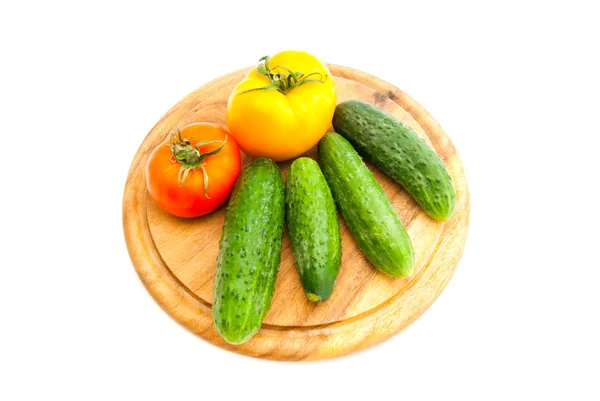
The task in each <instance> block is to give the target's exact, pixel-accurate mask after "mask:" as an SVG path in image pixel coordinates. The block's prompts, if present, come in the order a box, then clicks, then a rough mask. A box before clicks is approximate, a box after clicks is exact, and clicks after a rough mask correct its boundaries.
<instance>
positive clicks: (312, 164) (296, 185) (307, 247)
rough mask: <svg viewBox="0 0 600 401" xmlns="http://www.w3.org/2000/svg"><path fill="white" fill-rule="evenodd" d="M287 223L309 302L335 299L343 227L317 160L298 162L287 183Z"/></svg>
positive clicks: (297, 265)
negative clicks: (334, 291)
mask: <svg viewBox="0 0 600 401" xmlns="http://www.w3.org/2000/svg"><path fill="white" fill-rule="evenodd" d="M285 199H286V202H285V204H286V221H287V228H288V233H289V235H290V240H291V243H292V251H293V253H294V259H295V261H296V268H297V269H298V274H299V275H300V281H301V282H302V286H303V287H304V292H305V293H306V297H307V298H308V299H309V301H312V302H321V301H325V300H326V299H328V298H329V297H330V296H331V293H332V292H333V286H334V284H335V279H336V278H337V275H338V272H339V270H340V264H341V263H342V240H341V236H340V223H339V221H338V217H337V211H336V209H335V203H334V201H333V198H332V196H331V191H330V190H329V186H328V185H327V181H325V177H324V176H323V173H322V172H321V169H320V168H319V165H318V164H317V162H316V161H314V160H313V159H309V158H307V157H301V158H299V159H296V160H294V162H293V163H292V165H291V166H290V169H289V170H288V173H287V177H286V182H285Z"/></svg>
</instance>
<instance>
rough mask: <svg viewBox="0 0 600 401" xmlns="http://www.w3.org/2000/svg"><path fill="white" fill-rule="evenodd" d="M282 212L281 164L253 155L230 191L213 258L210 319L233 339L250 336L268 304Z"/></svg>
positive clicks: (271, 293)
mask: <svg viewBox="0 0 600 401" xmlns="http://www.w3.org/2000/svg"><path fill="white" fill-rule="evenodd" d="M284 213H285V194H284V187H283V180H282V178H281V172H280V170H279V167H278V166H277V164H275V163H274V162H273V161H272V160H270V159H265V158H260V159H256V160H254V161H253V162H252V163H250V164H249V165H248V166H247V167H246V168H245V169H244V170H243V171H242V172H241V173H240V176H239V177H238V180H237V182H236V184H235V186H234V188H233V191H232V193H231V198H230V200H229V206H228V207H227V213H226V215H225V223H224V225H223V233H222V235H221V241H220V243H219V255H218V257H217V272H216V275H215V285H214V301H213V307H212V312H213V319H214V322H215V326H216V328H217V330H218V332H219V333H220V334H221V336H222V337H223V338H224V339H225V341H227V342H229V343H231V344H240V343H243V342H244V341H247V340H248V339H249V338H250V337H252V336H253V335H254V334H255V333H256V332H257V331H258V330H259V329H260V327H261V325H262V321H263V319H264V317H265V315H266V313H267V311H268V310H269V307H270V306H271V299H272V298H273V290H274V287H275V278H276V276H277V271H278V269H279V258H280V253H281V240H282V238H283V224H284Z"/></svg>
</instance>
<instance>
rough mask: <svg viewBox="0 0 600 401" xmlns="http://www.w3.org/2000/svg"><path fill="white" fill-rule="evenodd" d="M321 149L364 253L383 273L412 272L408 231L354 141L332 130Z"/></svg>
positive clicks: (348, 222) (347, 220)
mask: <svg viewBox="0 0 600 401" xmlns="http://www.w3.org/2000/svg"><path fill="white" fill-rule="evenodd" d="M318 153H319V161H320V164H321V169H322V170H323V175H324V176H325V179H326V180H327V182H328V183H329V188H331V193H332V194H333V199H334V200H335V203H336V205H337V207H338V209H339V211H340V213H341V214H342V217H343V218H344V221H345V223H346V226H348V229H349V230H350V232H351V233H352V236H353V237H354V240H355V241H356V243H357V244H358V246H359V248H360V250H361V251H362V252H363V254H364V255H365V256H366V257H367V259H368V260H369V261H370V262H371V263H372V264H373V265H374V266H375V267H376V268H377V269H379V270H380V271H382V272H383V273H386V274H388V275H390V276H395V277H406V276H410V275H412V274H413V265H414V256H413V249H412V245H411V243H410V239H409V237H408V234H407V233H406V230H405V229H404V226H403V225H402V222H401V221H400V218H399V217H398V215H397V214H396V211H395V210H394V208H393V206H392V203H391V202H390V200H389V198H388V197H387V195H386V194H385V192H383V189H382V188H381V185H379V183H378V182H377V180H376V179H375V177H374V176H373V174H372V173H371V171H369V169H368V168H367V166H365V164H364V163H363V161H362V160H361V158H360V156H359V155H358V153H356V151H355V150H354V148H353V147H352V145H351V144H350V143H349V142H348V141H347V140H346V139H344V137H342V136H341V135H339V134H336V133H329V134H327V135H325V136H324V137H323V138H322V139H321V141H320V142H319V145H318Z"/></svg>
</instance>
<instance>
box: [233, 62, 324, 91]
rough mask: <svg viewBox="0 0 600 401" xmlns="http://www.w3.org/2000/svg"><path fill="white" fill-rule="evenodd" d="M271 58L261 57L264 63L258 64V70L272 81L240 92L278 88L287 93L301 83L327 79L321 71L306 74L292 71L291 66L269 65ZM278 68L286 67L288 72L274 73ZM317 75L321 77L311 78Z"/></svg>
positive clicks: (322, 81) (321, 81)
mask: <svg viewBox="0 0 600 401" xmlns="http://www.w3.org/2000/svg"><path fill="white" fill-rule="evenodd" d="M270 59H271V57H269V56H264V57H261V58H260V59H259V60H258V61H262V63H260V64H259V65H258V67H256V72H257V73H259V74H261V75H264V76H265V77H267V78H269V81H270V82H271V83H270V84H268V85H266V86H263V87H260V88H252V89H248V90H245V91H242V92H240V93H247V92H252V91H258V90H272V89H277V90H278V91H279V92H281V93H283V94H284V95H285V94H286V93H288V92H289V91H291V90H292V89H294V88H297V87H298V86H300V85H303V84H306V83H309V82H320V83H324V82H325V81H326V80H327V75H325V76H323V74H321V73H320V72H313V73H311V74H308V75H304V73H303V72H302V71H297V72H296V71H292V70H290V69H289V68H287V67H284V66H282V65H278V66H275V67H270V66H269V60H270ZM277 68H281V69H284V70H285V71H287V74H286V73H284V72H276V73H273V72H272V71H273V70H275V69H277ZM316 75H318V76H319V78H310V77H312V76H316Z"/></svg>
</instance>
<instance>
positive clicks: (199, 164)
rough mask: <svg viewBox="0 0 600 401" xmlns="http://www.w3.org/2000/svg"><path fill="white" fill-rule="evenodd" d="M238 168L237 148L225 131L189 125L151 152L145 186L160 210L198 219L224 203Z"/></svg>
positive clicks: (201, 124) (239, 158) (202, 125)
mask: <svg viewBox="0 0 600 401" xmlns="http://www.w3.org/2000/svg"><path fill="white" fill-rule="evenodd" d="M240 165H241V155H240V148H239V147H238V144H237V142H236V140H235V138H234V137H233V136H231V135H230V134H229V132H227V131H226V130H225V129H223V128H221V127H219V126H217V125H215V124H209V123H196V124H191V125H188V126H186V127H184V128H183V129H182V130H181V132H180V133H179V134H175V135H173V136H172V137H171V138H168V139H167V140H166V141H165V142H164V143H162V144H160V145H159V146H157V147H156V149H154V150H153V151H152V153H151V154H150V158H149V159H148V164H146V184H147V185H148V192H149V193H150V196H151V197H152V199H154V202H156V204H157V205H158V206H159V207H160V208H161V209H163V210H164V211H166V212H168V213H171V214H174V215H175V216H179V217H197V216H202V215H205V214H207V213H210V212H212V211H213V210H215V209H216V208H218V207H219V206H221V205H222V204H223V203H225V202H226V201H227V199H228V198H229V195H230V194H231V190H232V189H233V185H234V184H235V181H236V180H237V177H238V175H239V174H240ZM205 179H206V182H205Z"/></svg>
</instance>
